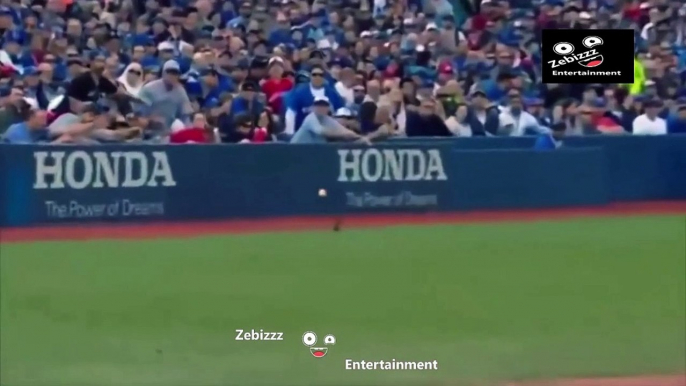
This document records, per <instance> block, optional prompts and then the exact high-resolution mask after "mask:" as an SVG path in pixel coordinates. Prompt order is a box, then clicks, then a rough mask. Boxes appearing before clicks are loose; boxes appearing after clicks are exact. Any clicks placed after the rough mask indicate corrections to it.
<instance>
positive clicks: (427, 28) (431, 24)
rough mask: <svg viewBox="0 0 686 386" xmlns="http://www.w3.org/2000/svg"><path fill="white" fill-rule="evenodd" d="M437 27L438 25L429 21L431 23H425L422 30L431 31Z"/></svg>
mask: <svg viewBox="0 0 686 386" xmlns="http://www.w3.org/2000/svg"><path fill="white" fill-rule="evenodd" d="M437 29H438V26H437V25H436V23H434V22H431V23H429V24H427V25H426V28H424V31H431V30H437Z"/></svg>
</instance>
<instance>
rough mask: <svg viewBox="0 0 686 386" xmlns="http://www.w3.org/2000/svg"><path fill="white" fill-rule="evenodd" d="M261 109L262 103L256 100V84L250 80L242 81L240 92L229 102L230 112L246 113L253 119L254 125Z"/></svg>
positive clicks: (262, 109)
mask: <svg viewBox="0 0 686 386" xmlns="http://www.w3.org/2000/svg"><path fill="white" fill-rule="evenodd" d="M262 111H264V104H263V103H262V102H260V101H259V100H257V85H256V84H255V83H253V82H251V81H245V82H243V84H242V85H241V91H240V93H239V94H238V96H237V97H235V98H234V99H233V102H232V103H231V114H233V115H234V116H235V115H238V114H243V113H245V114H248V115H249V116H250V117H252V119H253V120H252V122H253V123H252V125H253V127H254V126H255V124H256V123H257V119H258V118H259V116H260V114H262Z"/></svg>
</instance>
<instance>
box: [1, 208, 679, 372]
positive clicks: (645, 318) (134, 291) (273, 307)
mask: <svg viewBox="0 0 686 386" xmlns="http://www.w3.org/2000/svg"><path fill="white" fill-rule="evenodd" d="M332 225H333V219H324V218H310V219H281V220H261V221H233V222H225V223H202V224H200V223H199V224H157V225H145V226H143V225H141V226H116V227H115V226H88V227H62V228H54V227H53V228H34V229H3V230H2V231H1V232H2V233H1V234H0V239H1V240H0V242H1V243H2V244H0V280H1V281H0V290H1V292H0V301H1V303H0V323H1V324H0V366H1V367H0V385H2V386H228V385H236V386H251V385H260V386H270V385H279V386H280V385H283V386H291V385H292V386H296V385H297V386H305V385H313V386H329V385H330V386H346V385H347V386H357V385H360V386H362V385H370V386H371V385H379V386H386V385H397V386H405V385H408V386H409V385H417V386H424V385H427V386H430V385H436V386H439V385H440V386H457V385H479V386H481V385H518V386H519V385H527V386H528V385H537V386H539V385H540V386H548V385H565V386H571V385H574V386H601V385H602V386H608V385H609V386H684V385H686V377H685V376H684V375H683V374H685V373H686V327H685V326H686V203H663V204H633V205H628V204H627V205H614V206H610V207H607V208H603V209H597V208H596V209H585V210H580V209H577V210H551V211H536V212H524V211H519V212H490V213H464V214H443V215H417V216H413V215H405V216H400V215H399V216H373V217H372V216H368V217H350V218H347V219H344V222H343V227H342V230H341V231H338V232H335V231H332V229H331V226H332ZM239 329H240V330H244V331H250V330H256V331H259V330H260V329H262V330H263V331H264V332H275V333H282V335H281V336H282V337H283V340H264V341H253V340H236V335H237V332H236V330H239ZM306 331H312V332H315V333H316V334H317V336H318V338H319V341H318V343H317V344H316V345H315V346H320V347H324V342H323V338H324V336H325V335H327V334H332V335H335V337H336V343H335V345H328V346H327V348H328V351H327V353H326V355H325V356H324V357H323V358H315V357H314V356H313V355H312V354H311V353H310V350H309V348H308V347H306V346H305V345H303V342H302V336H303V333H305V332H306ZM272 336H274V337H275V335H272ZM346 359H352V360H354V361H361V360H365V361H379V360H386V361H390V360H392V359H395V360H397V361H434V360H435V361H437V363H438V370H435V371H382V370H378V371H373V370H368V371H352V370H346V369H345V360H346ZM563 379H569V380H567V381H563Z"/></svg>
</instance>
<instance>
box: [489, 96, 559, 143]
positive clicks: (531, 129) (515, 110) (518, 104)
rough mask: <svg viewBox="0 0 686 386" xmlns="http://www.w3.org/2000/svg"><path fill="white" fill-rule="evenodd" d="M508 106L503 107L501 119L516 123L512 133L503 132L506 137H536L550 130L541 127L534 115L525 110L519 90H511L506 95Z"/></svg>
mask: <svg viewBox="0 0 686 386" xmlns="http://www.w3.org/2000/svg"><path fill="white" fill-rule="evenodd" d="M506 97H507V99H506V102H505V103H506V105H505V106H504V107H501V111H500V115H499V119H500V120H501V121H502V120H503V119H508V120H511V121H512V122H514V125H513V130H512V131H511V132H509V133H508V132H501V134H504V135H510V136H516V137H519V136H522V135H536V134H541V133H543V132H546V131H548V128H546V127H542V126H541V125H539V123H538V120H536V118H534V116H533V115H531V114H529V113H528V112H526V111H525V110H524V102H523V101H522V95H521V93H520V92H519V90H517V89H510V90H509V91H508V92H507V94H506ZM504 116H506V117H504Z"/></svg>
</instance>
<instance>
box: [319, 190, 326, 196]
mask: <svg viewBox="0 0 686 386" xmlns="http://www.w3.org/2000/svg"><path fill="white" fill-rule="evenodd" d="M319 197H326V189H319Z"/></svg>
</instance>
